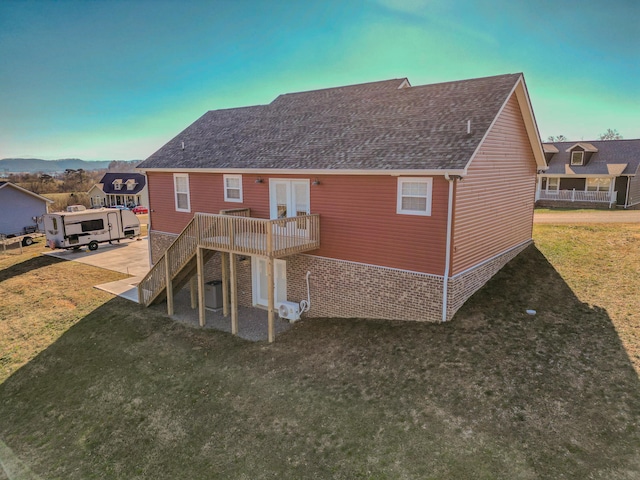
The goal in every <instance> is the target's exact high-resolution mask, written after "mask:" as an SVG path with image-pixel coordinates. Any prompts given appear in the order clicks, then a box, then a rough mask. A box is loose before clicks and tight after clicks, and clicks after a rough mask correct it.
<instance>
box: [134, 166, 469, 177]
mask: <svg viewBox="0 0 640 480" xmlns="http://www.w3.org/2000/svg"><path fill="white" fill-rule="evenodd" d="M139 170H141V171H143V172H145V173H147V172H170V173H223V174H246V175H388V176H393V177H400V176H405V175H413V176H415V175H420V176H425V175H428V176H444V175H446V174H449V175H462V176H464V175H466V173H467V169H466V168H464V169H462V168H460V169H446V170H445V169H442V170H440V169H424V170H419V169H412V170H356V169H353V170H347V169H340V170H338V169H326V170H321V169H313V170H311V169H294V168H145V169H139Z"/></svg>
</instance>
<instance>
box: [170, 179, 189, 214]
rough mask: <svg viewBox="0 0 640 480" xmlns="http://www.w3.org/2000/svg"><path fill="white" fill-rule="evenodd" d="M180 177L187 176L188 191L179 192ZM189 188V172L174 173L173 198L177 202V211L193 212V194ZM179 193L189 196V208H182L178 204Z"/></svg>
mask: <svg viewBox="0 0 640 480" xmlns="http://www.w3.org/2000/svg"><path fill="white" fill-rule="evenodd" d="M178 178H185V179H186V180H187V191H186V192H179V191H178V182H177V179H178ZM189 190H190V188H189V174H188V173H174V174H173V198H174V201H175V204H176V212H191V194H190V191H189ZM178 194H181V195H186V196H187V208H180V207H179V206H178Z"/></svg>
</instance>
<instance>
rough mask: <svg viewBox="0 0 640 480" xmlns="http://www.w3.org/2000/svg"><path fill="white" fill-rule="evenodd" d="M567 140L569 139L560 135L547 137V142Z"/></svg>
mask: <svg viewBox="0 0 640 480" xmlns="http://www.w3.org/2000/svg"><path fill="white" fill-rule="evenodd" d="M567 140H569V139H568V138H567V137H565V136H564V135H562V134H560V135H556V136H555V137H554V136H553V135H549V136H548V137H547V142H566V141H567Z"/></svg>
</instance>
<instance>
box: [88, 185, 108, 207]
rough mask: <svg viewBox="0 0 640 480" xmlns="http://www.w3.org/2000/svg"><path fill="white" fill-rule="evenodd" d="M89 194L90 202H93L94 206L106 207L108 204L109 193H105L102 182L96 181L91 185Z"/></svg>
mask: <svg viewBox="0 0 640 480" xmlns="http://www.w3.org/2000/svg"><path fill="white" fill-rule="evenodd" d="M87 195H88V196H89V202H91V206H92V207H104V206H105V205H107V195H106V194H105V193H104V190H103V189H102V184H101V183H96V184H95V185H94V186H93V187H91V188H90V189H89V191H88V192H87Z"/></svg>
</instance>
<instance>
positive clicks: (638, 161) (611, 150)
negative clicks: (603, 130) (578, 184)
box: [544, 139, 640, 176]
mask: <svg viewBox="0 0 640 480" xmlns="http://www.w3.org/2000/svg"><path fill="white" fill-rule="evenodd" d="M576 143H578V142H554V143H553V144H552V145H554V146H555V147H556V148H557V149H558V150H559V152H558V153H556V154H554V155H553V156H552V157H551V158H550V159H549V168H548V169H547V170H546V171H545V172H544V174H545V175H554V174H555V175H564V174H566V173H567V170H566V168H567V167H570V169H571V170H572V171H573V172H574V173H575V174H576V175H577V176H580V175H609V171H610V167H609V166H610V165H616V164H617V165H620V164H624V163H626V164H627V166H626V168H625V169H624V170H623V171H622V175H636V174H638V167H640V139H636V140H594V141H589V142H582V143H590V144H591V145H593V146H594V147H596V148H597V149H598V151H597V152H594V153H593V154H592V155H591V158H590V159H589V162H588V163H587V164H586V165H583V166H579V165H571V161H570V160H571V157H570V155H571V154H570V153H569V152H566V151H565V150H567V149H568V148H569V147H571V146H572V145H575V144H576Z"/></svg>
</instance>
